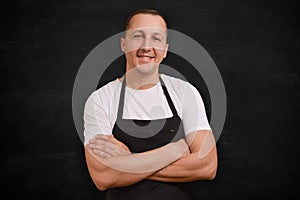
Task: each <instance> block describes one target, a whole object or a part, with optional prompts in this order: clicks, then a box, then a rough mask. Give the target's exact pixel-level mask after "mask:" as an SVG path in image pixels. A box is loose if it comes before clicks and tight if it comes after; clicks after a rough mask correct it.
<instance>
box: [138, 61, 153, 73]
mask: <svg viewBox="0 0 300 200" xmlns="http://www.w3.org/2000/svg"><path fill="white" fill-rule="evenodd" d="M157 68H158V65H157V64H156V63H147V64H142V65H138V66H137V67H136V68H135V69H136V70H138V72H139V73H142V74H148V73H152V72H154V71H156V70H157Z"/></svg>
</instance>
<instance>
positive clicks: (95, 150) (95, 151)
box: [92, 149, 111, 158]
mask: <svg viewBox="0 0 300 200" xmlns="http://www.w3.org/2000/svg"><path fill="white" fill-rule="evenodd" d="M92 151H93V153H94V154H96V155H98V156H100V157H101V158H110V157H111V155H109V154H108V153H106V152H103V151H100V150H98V149H92Z"/></svg>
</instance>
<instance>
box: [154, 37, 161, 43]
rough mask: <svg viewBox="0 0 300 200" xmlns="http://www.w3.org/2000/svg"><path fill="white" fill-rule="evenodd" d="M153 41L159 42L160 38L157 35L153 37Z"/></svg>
mask: <svg viewBox="0 0 300 200" xmlns="http://www.w3.org/2000/svg"><path fill="white" fill-rule="evenodd" d="M153 39H154V40H155V41H158V42H161V39H160V38H158V37H155V38H153Z"/></svg>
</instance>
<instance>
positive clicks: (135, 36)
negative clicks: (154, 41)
mask: <svg viewBox="0 0 300 200" xmlns="http://www.w3.org/2000/svg"><path fill="white" fill-rule="evenodd" d="M141 37H142V36H141V35H134V36H133V38H141Z"/></svg>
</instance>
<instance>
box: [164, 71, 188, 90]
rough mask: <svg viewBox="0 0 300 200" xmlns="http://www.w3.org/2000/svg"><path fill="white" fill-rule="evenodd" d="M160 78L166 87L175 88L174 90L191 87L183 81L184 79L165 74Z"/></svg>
mask: <svg viewBox="0 0 300 200" xmlns="http://www.w3.org/2000/svg"><path fill="white" fill-rule="evenodd" d="M161 77H162V79H163V81H164V82H165V84H166V86H170V87H175V88H178V87H192V85H191V84H190V83H189V82H188V81H186V80H184V78H177V77H174V76H170V75H166V74H161ZM178 89H179V88H178Z"/></svg>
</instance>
